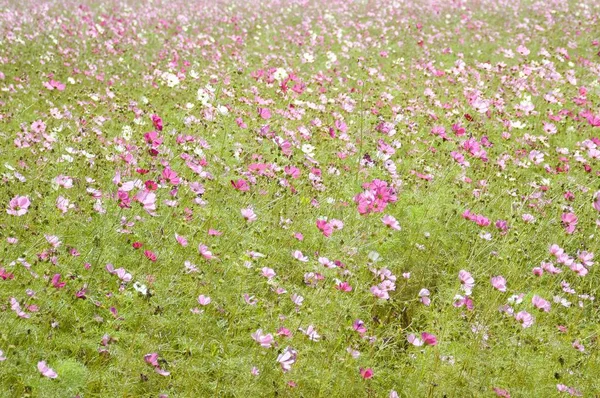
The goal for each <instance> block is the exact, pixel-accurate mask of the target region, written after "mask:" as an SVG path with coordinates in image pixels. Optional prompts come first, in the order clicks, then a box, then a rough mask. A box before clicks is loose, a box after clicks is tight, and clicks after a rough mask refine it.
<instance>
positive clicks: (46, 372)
mask: <svg viewBox="0 0 600 398" xmlns="http://www.w3.org/2000/svg"><path fill="white" fill-rule="evenodd" d="M37 368H38V370H39V371H40V373H41V374H42V376H45V377H48V378H50V379H56V378H57V377H58V374H56V372H55V371H54V370H53V369H51V368H49V367H48V365H47V364H46V361H40V362H38V364H37Z"/></svg>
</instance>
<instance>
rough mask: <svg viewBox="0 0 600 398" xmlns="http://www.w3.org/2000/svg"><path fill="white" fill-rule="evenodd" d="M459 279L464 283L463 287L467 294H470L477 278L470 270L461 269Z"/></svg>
mask: <svg viewBox="0 0 600 398" xmlns="http://www.w3.org/2000/svg"><path fill="white" fill-rule="evenodd" d="M458 279H459V280H460V283H461V284H462V288H463V290H464V292H465V294H466V295H470V294H471V292H472V291H473V286H475V279H473V277H472V276H471V274H470V273H469V272H468V271H465V270H464V269H463V270H460V271H459V273H458Z"/></svg>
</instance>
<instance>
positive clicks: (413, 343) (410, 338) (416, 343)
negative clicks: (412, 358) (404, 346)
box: [406, 333, 423, 347]
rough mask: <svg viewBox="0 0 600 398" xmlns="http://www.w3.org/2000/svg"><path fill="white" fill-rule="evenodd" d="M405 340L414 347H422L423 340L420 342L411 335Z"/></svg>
mask: <svg viewBox="0 0 600 398" xmlns="http://www.w3.org/2000/svg"><path fill="white" fill-rule="evenodd" d="M406 340H408V342H409V343H410V344H412V345H414V346H415V347H421V346H422V345H423V340H421V339H420V338H418V337H417V336H415V335H414V334H412V333H411V334H409V335H408V336H406Z"/></svg>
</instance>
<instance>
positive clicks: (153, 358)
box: [144, 352, 171, 376]
mask: <svg viewBox="0 0 600 398" xmlns="http://www.w3.org/2000/svg"><path fill="white" fill-rule="evenodd" d="M144 361H146V363H147V364H148V365H151V366H153V367H154V371H155V372H156V373H158V374H159V375H161V376H168V375H170V374H171V373H170V372H167V371H166V370H163V369H162V368H161V367H160V364H159V363H158V354H157V353H156V352H153V353H151V354H146V355H144Z"/></svg>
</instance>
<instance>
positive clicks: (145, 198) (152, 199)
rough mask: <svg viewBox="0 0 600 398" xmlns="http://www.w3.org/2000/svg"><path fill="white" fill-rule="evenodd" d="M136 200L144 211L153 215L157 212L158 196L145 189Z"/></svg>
mask: <svg viewBox="0 0 600 398" xmlns="http://www.w3.org/2000/svg"><path fill="white" fill-rule="evenodd" d="M135 199H136V200H137V201H138V202H140V203H141V204H142V206H143V207H144V210H146V211H147V212H148V213H149V214H153V212H154V210H156V194H155V193H154V192H153V191H150V190H148V189H143V190H141V191H139V192H138V193H137V195H135Z"/></svg>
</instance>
